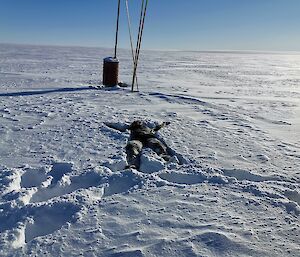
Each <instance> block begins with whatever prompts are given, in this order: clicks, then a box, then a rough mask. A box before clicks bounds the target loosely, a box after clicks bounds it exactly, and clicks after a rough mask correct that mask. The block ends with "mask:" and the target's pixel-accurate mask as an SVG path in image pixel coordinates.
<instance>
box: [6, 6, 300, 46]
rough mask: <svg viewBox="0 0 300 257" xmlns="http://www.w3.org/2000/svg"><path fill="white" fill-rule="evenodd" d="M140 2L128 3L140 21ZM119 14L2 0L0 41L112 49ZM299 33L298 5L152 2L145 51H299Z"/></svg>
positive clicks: (124, 41) (110, 9)
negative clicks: (146, 49)
mask: <svg viewBox="0 0 300 257" xmlns="http://www.w3.org/2000/svg"><path fill="white" fill-rule="evenodd" d="M121 2H122V10H121V27H120V30H121V32H120V46H121V47H123V48H129V38H128V31H127V23H126V16H125V15H126V13H125V4H124V3H125V0H121ZM140 3H141V0H129V4H130V12H131V15H132V20H133V21H136V22H137V21H138V14H139V6H140ZM116 9H117V0H0V42H3V43H5V42H6V43H27V44H47V45H52V44H54V45H82V46H103V47H113V45H114V33H115V19H116ZM136 22H133V23H136ZM134 25H136V24H134ZM299 28H300V0H149V9H148V16H147V20H146V24H145V32H144V41H143V48H148V49H182V50H184V49H186V50H262V51H263V50H269V51H274V50H279V51H284V50H288V51H289V50H291V51H300V29H299ZM134 29H135V31H136V30H137V28H136V27H135V26H134Z"/></svg>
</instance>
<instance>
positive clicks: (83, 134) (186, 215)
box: [0, 44, 300, 257]
mask: <svg viewBox="0 0 300 257" xmlns="http://www.w3.org/2000/svg"><path fill="white" fill-rule="evenodd" d="M111 53H112V50H110V49H101V48H80V47H51V46H25V45H9V44H1V45H0V103H1V104H0V255H1V256H272V257H274V256H281V257H282V256H300V255H299V254H300V243H299V242H300V239H299V236H300V222H299V215H300V184H299V183H300V55H299V54H297V53H250V52H243V53H242V52H178V51H177V52H176V51H170V52H167V51H165V52H164V51H143V53H142V56H141V62H140V67H139V70H138V83H139V89H140V91H139V93H131V92H130V88H113V89H94V87H95V86H97V85H99V84H101V77H102V59H103V58H104V57H107V56H109V55H110V54H111ZM119 59H120V79H121V80H123V81H124V82H126V83H130V82H131V74H132V57H131V55H130V52H129V51H127V50H121V51H120V53H119ZM137 119H141V120H144V121H145V122H147V123H148V124H149V126H154V125H155V124H157V123H159V122H163V121H169V122H170V125H169V126H167V127H165V128H163V129H162V130H160V131H159V133H158V135H157V136H158V137H159V138H161V139H162V140H164V141H165V142H166V144H167V145H168V147H169V149H170V150H171V151H172V153H173V154H174V156H175V157H174V159H173V160H172V161H171V162H169V163H166V162H165V161H164V160H162V159H161V158H160V157H159V156H157V155H156V154H155V153H154V152H151V151H150V150H149V149H148V150H147V149H146V150H144V151H143V153H142V156H141V162H142V167H143V168H141V169H140V171H137V170H134V169H125V165H126V155H125V151H124V148H125V146H126V143H127V140H128V138H129V133H128V132H120V131H118V130H114V129H112V128H110V127H108V126H107V125H106V124H108V123H113V124H115V125H118V126H123V125H124V124H129V123H131V122H132V121H134V120H137Z"/></svg>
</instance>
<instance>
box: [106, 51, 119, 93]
mask: <svg viewBox="0 0 300 257" xmlns="http://www.w3.org/2000/svg"><path fill="white" fill-rule="evenodd" d="M118 83H119V60H118V59H117V58H113V57H107V58H104V59H103V85H104V86H107V87H113V86H116V85H118Z"/></svg>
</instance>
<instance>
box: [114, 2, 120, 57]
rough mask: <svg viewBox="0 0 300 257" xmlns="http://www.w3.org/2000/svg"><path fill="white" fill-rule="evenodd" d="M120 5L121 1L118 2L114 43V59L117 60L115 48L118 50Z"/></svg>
mask: <svg viewBox="0 0 300 257" xmlns="http://www.w3.org/2000/svg"><path fill="white" fill-rule="evenodd" d="M120 4H121V0H119V1H118V15H117V29H116V42H115V58H117V48H118V34H119V19H120Z"/></svg>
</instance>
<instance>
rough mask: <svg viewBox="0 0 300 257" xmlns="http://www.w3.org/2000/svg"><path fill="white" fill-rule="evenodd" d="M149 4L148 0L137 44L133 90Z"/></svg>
mask: <svg viewBox="0 0 300 257" xmlns="http://www.w3.org/2000/svg"><path fill="white" fill-rule="evenodd" d="M147 6H148V0H146V4H145V9H144V14H143V18H142V22H141V29H140V37H139V40H138V44H137V49H136V56H135V66H134V70H133V78H132V88H131V91H133V90H134V80H135V77H136V71H137V66H138V60H139V55H140V49H141V44H142V36H143V30H144V24H145V17H146V12H147Z"/></svg>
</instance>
